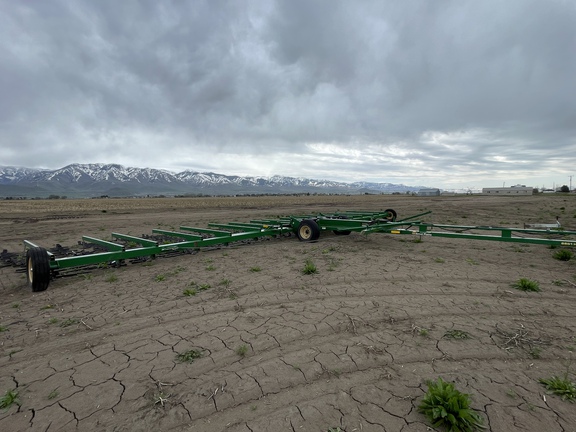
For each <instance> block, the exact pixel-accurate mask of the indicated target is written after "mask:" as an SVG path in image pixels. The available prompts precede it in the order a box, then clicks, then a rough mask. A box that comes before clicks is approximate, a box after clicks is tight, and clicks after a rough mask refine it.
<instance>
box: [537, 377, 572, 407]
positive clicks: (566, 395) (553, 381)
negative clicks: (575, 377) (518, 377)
mask: <svg viewBox="0 0 576 432" xmlns="http://www.w3.org/2000/svg"><path fill="white" fill-rule="evenodd" d="M539 382H540V384H542V385H544V387H546V390H549V391H550V392H552V393H554V394H555V395H557V396H560V397H561V398H562V399H563V400H567V401H569V402H574V401H576V385H575V384H574V383H573V382H572V381H570V380H569V379H568V374H567V373H566V374H564V377H563V378H560V377H558V376H553V377H551V378H548V379H540V380H539Z"/></svg>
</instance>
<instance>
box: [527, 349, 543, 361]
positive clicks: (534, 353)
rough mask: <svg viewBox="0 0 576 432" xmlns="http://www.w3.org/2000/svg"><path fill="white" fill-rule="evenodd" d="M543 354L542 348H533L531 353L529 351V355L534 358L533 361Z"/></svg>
mask: <svg viewBox="0 0 576 432" xmlns="http://www.w3.org/2000/svg"><path fill="white" fill-rule="evenodd" d="M541 353H542V348H538V347H533V348H531V349H530V351H528V354H530V357H532V358H533V359H539V358H540V354H541Z"/></svg>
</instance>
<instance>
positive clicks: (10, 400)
mask: <svg viewBox="0 0 576 432" xmlns="http://www.w3.org/2000/svg"><path fill="white" fill-rule="evenodd" d="M14 404H16V405H20V399H19V397H18V391H17V390H16V389H14V390H6V393H4V396H2V397H0V409H8V408H10V407H11V406H12V405H14Z"/></svg>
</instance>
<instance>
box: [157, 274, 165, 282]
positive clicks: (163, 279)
mask: <svg viewBox="0 0 576 432" xmlns="http://www.w3.org/2000/svg"><path fill="white" fill-rule="evenodd" d="M154 280H155V281H156V282H162V281H165V280H166V275H164V274H158V275H156V277H155V278H154Z"/></svg>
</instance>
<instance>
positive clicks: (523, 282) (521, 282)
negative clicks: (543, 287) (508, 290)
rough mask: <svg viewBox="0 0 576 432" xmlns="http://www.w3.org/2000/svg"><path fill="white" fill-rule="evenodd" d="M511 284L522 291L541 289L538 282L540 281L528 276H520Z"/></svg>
mask: <svg viewBox="0 0 576 432" xmlns="http://www.w3.org/2000/svg"><path fill="white" fill-rule="evenodd" d="M510 286H511V287H512V288H516V289H518V290H520V291H536V292H538V291H540V285H539V284H538V282H536V281H533V280H531V279H528V278H520V279H518V280H517V281H516V282H514V283H513V284H511V285H510Z"/></svg>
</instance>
